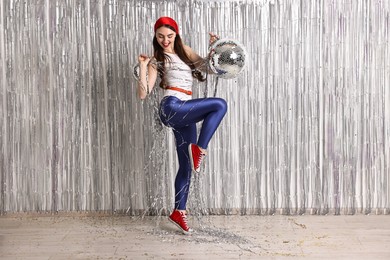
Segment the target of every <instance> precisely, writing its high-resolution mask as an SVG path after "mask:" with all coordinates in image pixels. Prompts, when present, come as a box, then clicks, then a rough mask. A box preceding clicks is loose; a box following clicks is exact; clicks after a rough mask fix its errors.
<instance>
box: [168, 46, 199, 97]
mask: <svg viewBox="0 0 390 260" xmlns="http://www.w3.org/2000/svg"><path fill="white" fill-rule="evenodd" d="M167 54H168V55H169V57H170V58H171V60H170V61H166V62H165V85H166V86H168V87H174V88H179V89H183V90H184V92H188V91H189V92H191V91H192V83H193V78H192V72H191V68H190V67H189V66H188V65H187V64H186V63H185V62H184V61H182V60H181V59H180V58H179V56H177V54H172V53H167ZM165 96H175V97H177V98H178V99H180V100H190V99H192V95H188V94H185V93H183V92H180V91H178V90H173V89H165V90H164V97H165Z"/></svg>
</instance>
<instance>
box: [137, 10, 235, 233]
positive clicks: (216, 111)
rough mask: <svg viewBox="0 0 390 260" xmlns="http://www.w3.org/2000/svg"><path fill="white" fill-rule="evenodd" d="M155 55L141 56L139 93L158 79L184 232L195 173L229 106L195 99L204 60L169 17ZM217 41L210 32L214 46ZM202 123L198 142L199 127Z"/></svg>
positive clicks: (158, 30)
mask: <svg viewBox="0 0 390 260" xmlns="http://www.w3.org/2000/svg"><path fill="white" fill-rule="evenodd" d="M154 32H155V35H154V38H153V48H154V56H153V57H152V58H149V57H148V56H147V55H145V54H141V55H139V57H138V61H139V65H140V72H139V77H140V78H139V84H138V95H139V97H140V98H141V99H144V98H146V96H147V95H148V94H149V93H150V92H151V91H152V89H153V87H154V85H155V82H156V79H157V76H159V77H160V78H161V83H160V87H161V88H163V89H164V97H163V99H162V100H161V103H160V109H159V111H160V118H161V121H162V122H163V123H164V125H166V126H169V127H171V128H172V129H173V132H174V135H175V141H176V151H177V156H178V161H179V169H178V172H177V175H176V178H175V209H174V211H173V212H172V214H171V215H170V216H169V220H170V221H171V222H173V223H174V224H176V225H177V226H178V227H179V228H180V229H181V230H182V231H183V233H184V234H188V233H189V232H191V231H192V230H191V229H190V228H189V226H188V224H187V217H186V203H187V198H188V192H189V187H190V181H191V172H192V170H194V171H195V172H197V173H199V172H200V167H201V163H202V160H203V157H204V156H205V155H206V149H207V146H208V144H209V142H210V140H211V138H212V136H213V135H214V133H215V131H216V129H217V128H218V126H219V124H220V122H221V120H222V118H223V117H224V115H225V113H226V110H227V104H226V101H225V100H223V99H221V98H200V99H192V83H193V78H196V79H198V80H200V81H203V80H204V79H203V77H202V74H201V73H200V72H199V70H198V69H200V67H201V66H202V65H204V59H203V58H201V57H200V56H199V55H198V54H196V53H195V52H194V51H193V50H192V49H191V48H190V47H188V46H186V45H184V44H183V43H182V40H181V38H180V34H179V28H178V26H177V23H176V22H175V20H173V19H172V18H170V17H161V18H159V19H158V20H157V21H156V23H155V25H154ZM216 39H217V37H216V35H214V34H212V33H210V43H212V42H214V41H215V40H216ZM200 121H203V123H202V128H201V129H200V134H199V138H197V131H196V123H197V122H200Z"/></svg>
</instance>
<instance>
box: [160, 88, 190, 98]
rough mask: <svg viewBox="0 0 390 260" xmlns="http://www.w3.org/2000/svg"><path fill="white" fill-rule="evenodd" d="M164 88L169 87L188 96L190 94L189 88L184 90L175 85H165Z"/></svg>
mask: <svg viewBox="0 0 390 260" xmlns="http://www.w3.org/2000/svg"><path fill="white" fill-rule="evenodd" d="M165 89H170V90H174V91H178V92H181V93H184V94H186V95H189V96H191V95H192V91H190V90H185V89H182V88H179V87H175V86H166V87H165Z"/></svg>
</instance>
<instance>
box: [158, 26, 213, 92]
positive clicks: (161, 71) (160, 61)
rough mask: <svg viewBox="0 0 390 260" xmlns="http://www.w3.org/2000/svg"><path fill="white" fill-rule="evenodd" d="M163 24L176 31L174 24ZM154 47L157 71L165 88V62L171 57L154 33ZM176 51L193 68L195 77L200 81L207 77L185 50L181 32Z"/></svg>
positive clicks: (161, 84)
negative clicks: (196, 66)
mask: <svg viewBox="0 0 390 260" xmlns="http://www.w3.org/2000/svg"><path fill="white" fill-rule="evenodd" d="M163 26H164V27H167V28H169V29H171V30H172V31H174V32H175V29H174V28H173V27H172V26H170V25H163ZM153 48H154V57H155V58H156V60H157V62H158V64H159V65H158V66H157V71H158V74H159V75H160V78H161V82H160V87H162V88H164V87H165V80H164V76H165V62H166V61H168V62H170V60H171V59H170V57H169V56H168V55H167V54H165V53H164V49H163V48H162V47H161V46H160V44H159V43H158V41H157V37H156V35H154V37H153ZM174 51H175V53H176V54H177V56H179V58H180V59H181V60H182V61H184V63H185V64H187V65H188V66H189V67H190V68H191V71H192V76H193V77H194V78H196V79H197V80H199V81H205V78H204V77H203V75H202V73H201V72H200V71H198V70H197V69H196V68H195V65H194V63H193V62H192V61H191V60H190V58H189V57H188V55H187V53H186V51H185V50H184V45H183V42H182V40H181V37H180V35H179V34H176V37H175V43H174Z"/></svg>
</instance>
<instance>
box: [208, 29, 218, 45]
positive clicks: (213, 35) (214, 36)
mask: <svg viewBox="0 0 390 260" xmlns="http://www.w3.org/2000/svg"><path fill="white" fill-rule="evenodd" d="M209 35H210V40H209V43H210V45H212V44H213V43H214V42H216V41H217V40H219V36H218V35H216V34H215V33H213V32H209Z"/></svg>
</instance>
